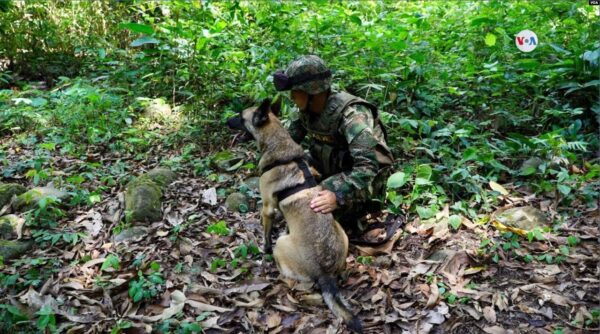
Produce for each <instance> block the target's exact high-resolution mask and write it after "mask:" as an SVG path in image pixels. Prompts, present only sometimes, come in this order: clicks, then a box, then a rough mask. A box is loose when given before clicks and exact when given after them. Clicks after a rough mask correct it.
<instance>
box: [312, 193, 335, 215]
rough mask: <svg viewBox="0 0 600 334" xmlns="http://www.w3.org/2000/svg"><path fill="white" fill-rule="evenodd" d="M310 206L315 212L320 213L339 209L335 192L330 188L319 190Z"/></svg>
mask: <svg viewBox="0 0 600 334" xmlns="http://www.w3.org/2000/svg"><path fill="white" fill-rule="evenodd" d="M310 208H311V209H313V211H314V212H319V213H330V212H332V211H333V210H335V209H337V201H336V199H335V193H333V192H332V191H329V190H323V191H319V193H318V194H317V197H315V198H313V200H312V201H310Z"/></svg>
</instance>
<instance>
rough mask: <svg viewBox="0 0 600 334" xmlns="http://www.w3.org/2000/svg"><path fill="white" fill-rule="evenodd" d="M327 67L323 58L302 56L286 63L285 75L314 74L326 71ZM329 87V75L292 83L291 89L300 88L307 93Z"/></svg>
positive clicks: (322, 90)
mask: <svg viewBox="0 0 600 334" xmlns="http://www.w3.org/2000/svg"><path fill="white" fill-rule="evenodd" d="M328 71H329V69H328V68H327V65H325V62H324V61H323V59H321V58H319V57H317V56H314V55H308V56H302V57H300V58H298V59H296V60H294V61H293V62H291V63H290V65H288V67H287V69H286V70H285V75H287V76H288V77H290V78H291V77H298V76H306V75H311V74H312V75H316V74H321V73H325V72H328ZM330 87H331V75H329V76H326V77H324V78H318V79H314V80H310V81H306V82H304V83H301V84H297V85H293V86H292V88H291V89H294V90H301V91H304V92H307V93H308V94H319V93H321V92H324V91H326V90H328V89H329V88H330Z"/></svg>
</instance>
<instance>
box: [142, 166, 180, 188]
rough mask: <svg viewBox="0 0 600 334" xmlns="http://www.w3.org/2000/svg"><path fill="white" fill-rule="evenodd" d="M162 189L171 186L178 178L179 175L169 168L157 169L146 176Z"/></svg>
mask: <svg viewBox="0 0 600 334" xmlns="http://www.w3.org/2000/svg"><path fill="white" fill-rule="evenodd" d="M145 176H147V177H148V178H150V179H151V180H152V181H154V182H156V184H158V185H159V186H160V187H162V188H164V187H166V186H168V185H169V184H171V183H172V182H173V181H175V179H176V178H177V174H175V173H174V172H173V171H171V170H170V169H167V168H155V169H153V170H151V171H149V172H148V173H146V174H145Z"/></svg>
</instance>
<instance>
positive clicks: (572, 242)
mask: <svg viewBox="0 0 600 334" xmlns="http://www.w3.org/2000/svg"><path fill="white" fill-rule="evenodd" d="M567 243H568V244H569V246H570V247H574V246H577V244H578V243H579V240H578V239H577V237H576V236H574V235H570V236H568V237H567Z"/></svg>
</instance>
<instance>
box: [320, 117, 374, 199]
mask: <svg viewBox="0 0 600 334" xmlns="http://www.w3.org/2000/svg"><path fill="white" fill-rule="evenodd" d="M340 130H341V133H342V134H343V135H344V136H345V137H346V140H348V144H349V150H350V155H351V156H352V158H353V160H354V165H353V166H352V169H351V170H349V171H347V172H342V173H339V174H335V175H332V176H330V177H329V178H327V179H325V180H324V181H323V182H322V183H321V184H322V186H323V187H324V188H326V189H328V190H330V191H332V192H334V193H336V198H337V199H338V206H340V207H342V208H343V207H347V206H350V205H351V204H352V203H354V202H365V201H367V200H369V199H370V198H372V194H371V190H370V188H371V187H370V185H371V183H372V182H373V179H374V178H375V176H376V175H377V172H378V170H379V162H378V161H377V158H376V154H375V148H376V146H377V140H376V139H375V137H374V135H373V115H372V114H371V111H369V110H368V109H367V108H365V107H362V106H356V107H354V106H351V107H349V108H348V109H347V110H346V112H344V119H343V121H342V125H341V129H340ZM340 200H341V203H340Z"/></svg>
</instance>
